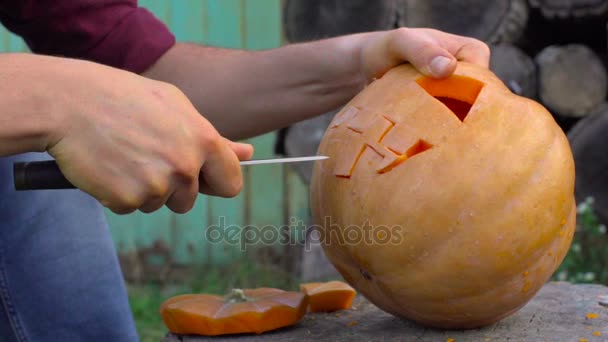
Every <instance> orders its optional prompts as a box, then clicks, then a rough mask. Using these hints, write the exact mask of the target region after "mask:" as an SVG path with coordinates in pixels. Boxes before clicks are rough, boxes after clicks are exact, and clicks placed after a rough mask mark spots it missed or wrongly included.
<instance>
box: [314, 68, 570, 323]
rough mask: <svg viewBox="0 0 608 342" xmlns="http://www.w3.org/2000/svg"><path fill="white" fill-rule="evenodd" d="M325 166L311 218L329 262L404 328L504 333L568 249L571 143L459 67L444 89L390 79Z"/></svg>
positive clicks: (334, 133) (324, 148)
mask: <svg viewBox="0 0 608 342" xmlns="http://www.w3.org/2000/svg"><path fill="white" fill-rule="evenodd" d="M319 154H322V155H327V156H329V157H330V159H329V160H327V161H323V162H320V163H317V164H316V165H315V168H314V172H313V180H312V183H311V208H312V212H313V218H314V220H315V223H316V225H317V226H319V227H321V228H322V229H321V233H324V234H322V235H321V237H322V239H323V240H322V244H323V247H324V250H325V252H326V255H327V256H328V258H329V259H330V261H331V262H332V263H333V264H334V265H335V266H336V268H337V269H338V270H339V271H340V272H341V274H342V275H343V276H344V277H345V279H346V280H347V281H348V282H349V283H350V284H351V285H353V286H354V287H355V288H357V289H358V290H359V291H360V292H361V293H362V294H363V295H365V296H366V297H367V298H368V299H370V300H371V301H372V302H373V303H375V304H376V305H378V306H379V307H380V308H382V309H384V310H386V311H388V312H391V313H393V314H395V315H398V316H402V317H406V318H410V319H413V320H416V321H418V322H421V323H424V324H428V325H431V326H438V327H448V328H466V327H476V326H481V325H485V324H489V323H492V322H495V321H497V320H499V319H501V318H503V317H505V316H506V315H509V314H510V313H512V312H514V311H515V310H517V309H518V308H520V307H521V306H523V305H524V304H525V303H526V302H527V301H528V300H529V299H531V298H532V296H533V295H534V294H535V293H536V292H537V291H538V290H539V289H540V288H541V287H542V285H543V284H544V282H545V281H546V280H547V279H548V278H549V277H550V276H551V274H552V273H553V272H554V270H555V269H556V268H557V267H558V266H559V264H560V263H561V261H562V259H563V258H564V256H565V254H566V252H567V250H568V247H569V245H570V243H571V238H572V234H573V232H574V226H575V220H576V213H575V203H574V196H573V193H574V162H573V158H572V153H571V151H570V147H569V145H568V141H567V139H566V137H565V135H564V133H563V131H562V130H561V129H560V128H559V126H558V125H557V124H556V123H555V121H554V120H553V118H552V117H551V115H550V114H549V113H548V112H547V111H546V110H545V109H544V108H543V107H542V106H540V105H539V104H538V103H536V102H534V101H531V100H529V99H525V98H522V97H519V96H517V95H515V94H513V93H511V92H510V91H509V89H508V88H507V87H506V86H505V85H504V84H503V83H502V82H501V81H500V80H499V79H498V78H497V77H496V76H495V75H494V74H492V73H491V72H490V71H489V70H487V69H483V68H480V67H477V66H473V65H470V64H466V63H459V65H458V68H457V70H456V72H455V74H454V75H453V76H451V77H450V78H447V79H441V80H437V79H432V78H428V77H425V76H423V75H422V74H420V73H419V72H418V71H416V70H415V69H414V68H413V67H411V66H410V65H403V66H400V67H397V68H395V69H393V70H391V71H389V72H388V73H387V74H386V75H384V76H383V77H382V78H381V79H379V80H376V81H374V82H373V83H372V84H370V85H369V86H368V87H366V88H365V89H364V90H363V91H362V92H361V93H360V94H359V95H357V96H356V97H355V98H354V99H352V100H351V101H350V103H348V104H347V105H346V106H345V107H344V108H343V110H342V111H341V112H339V113H338V114H337V115H336V117H335V118H334V120H333V122H332V123H331V125H330V127H329V128H328V129H327V131H326V133H325V136H324V138H323V140H322V142H321V146H320V148H319ZM357 237H359V239H357ZM524 275H525V276H524ZM488 303H491V305H488Z"/></svg>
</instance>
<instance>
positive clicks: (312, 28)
mask: <svg viewBox="0 0 608 342" xmlns="http://www.w3.org/2000/svg"><path fill="white" fill-rule="evenodd" d="M396 5H397V0H374V1H369V0H286V2H285V8H284V11H283V13H284V14H283V17H284V18H285V19H284V23H285V24H284V26H285V35H286V36H287V39H288V40H289V41H290V42H301V41H309V40H317V39H323V38H329V37H335V36H340V35H345V34H351V33H359V32H367V31H376V30H387V29H391V28H393V27H394V26H395V24H396V21H397V8H396Z"/></svg>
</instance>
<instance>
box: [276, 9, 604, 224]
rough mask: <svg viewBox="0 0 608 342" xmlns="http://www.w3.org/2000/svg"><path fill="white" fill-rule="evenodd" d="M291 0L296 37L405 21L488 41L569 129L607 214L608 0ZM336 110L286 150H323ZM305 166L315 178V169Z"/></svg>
mask: <svg viewBox="0 0 608 342" xmlns="http://www.w3.org/2000/svg"><path fill="white" fill-rule="evenodd" d="M284 1H285V2H284V4H285V7H284V11H285V15H284V18H285V22H284V27H285V32H286V37H287V39H288V41H290V42H299V41H305V40H313V39H320V38H326V37H332V36H337V35H342V34H349V33H356V32H364V31H369V30H382V29H391V28H396V27H399V26H407V27H426V28H435V29H439V30H442V31H446V32H450V33H455V34H459V35H465V36H470V37H474V38H477V39H480V40H482V41H484V42H486V43H487V44H489V45H490V47H491V49H492V60H491V69H492V70H493V71H494V72H495V73H496V74H497V75H498V76H499V77H500V78H501V79H502V80H503V81H504V82H505V84H506V85H507V86H508V87H509V88H510V89H511V90H512V91H513V92H515V93H517V94H520V95H522V96H525V97H529V98H531V99H534V100H536V101H538V102H540V103H542V104H543V105H544V106H545V107H546V108H547V109H549V110H550V111H551V113H552V114H553V116H554V117H555V120H556V121H557V122H558V124H559V125H560V127H562V129H563V130H564V131H565V132H566V133H568V134H569V137H570V139H571V142H572V145H573V151H574V154H575V159H576V162H577V169H578V172H577V189H576V190H577V199H578V200H579V201H581V200H582V199H584V198H585V197H587V196H593V197H595V198H596V209H597V210H598V211H604V212H605V220H607V221H608V177H607V176H606V175H608V150H607V151H606V152H604V150H603V146H605V145H606V143H608V141H604V140H607V138H604V137H605V136H608V135H606V134H603V133H604V131H608V109H607V108H608V104H607V99H608V96H607V95H608V72H607V66H608V0H497V1H486V0H381V1H367V0H284ZM334 113H335V111H334V112H332V113H327V114H326V115H325V116H324V117H319V118H315V119H312V120H309V121H307V122H306V123H305V124H302V125H294V126H292V127H291V128H289V129H288V130H286V131H284V132H283V134H282V137H283V139H281V140H280V141H279V146H280V147H282V151H284V152H286V153H287V154H290V153H289V152H287V151H285V148H284V147H285V146H286V145H287V146H299V147H298V148H297V149H294V148H292V149H291V150H292V153H298V152H297V151H296V150H299V151H302V152H303V151H306V152H310V151H314V150H316V147H317V146H318V140H317V141H315V139H312V138H310V137H312V136H315V137H319V136H321V135H322V132H324V131H325V129H326V128H327V123H328V117H329V118H330V119H331V116H333V115H334ZM574 126H576V129H573V127H574ZM290 130H293V131H294V132H296V133H297V134H290V132H289V131H290ZM307 132H308V133H307ZM306 136H309V138H308V139H304V140H306V141H305V142H304V140H302V139H303V138H302V137H306ZM290 137H291V138H290ZM290 140H291V141H290ZM319 140H320V139H319ZM315 143H316V144H317V145H315ZM303 144H304V145H306V146H303ZM604 155H605V156H604ZM604 161H606V162H604ZM300 171H301V172H300V173H301V174H303V175H304V179H305V180H306V181H308V179H309V178H308V177H307V176H306V174H307V172H309V170H300ZM604 196H605V197H607V199H606V200H603V199H602V198H603V197H604Z"/></svg>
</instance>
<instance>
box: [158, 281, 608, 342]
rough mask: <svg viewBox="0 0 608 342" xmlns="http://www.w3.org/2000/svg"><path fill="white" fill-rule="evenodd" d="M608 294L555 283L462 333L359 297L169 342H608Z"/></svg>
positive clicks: (599, 288) (170, 337)
mask: <svg viewBox="0 0 608 342" xmlns="http://www.w3.org/2000/svg"><path fill="white" fill-rule="evenodd" d="M606 295H608V287H605V286H601V285H573V284H570V283H563V282H550V283H547V284H546V285H545V287H543V288H542V289H541V290H540V291H539V293H538V294H537V295H536V296H535V297H534V298H533V299H532V300H531V301H530V302H529V303H528V304H527V305H526V306H524V307H523V308H522V309H521V310H519V311H518V312H516V313H515V314H513V315H512V316H509V317H507V318H505V319H503V320H502V321H500V322H498V323H496V324H492V325H490V326H487V327H484V328H481V329H471V330H457V331H454V330H439V329H428V328H425V327H423V326H420V325H417V324H415V323H412V322H410V321H406V320H402V319H399V318H397V317H394V316H391V315H389V314H387V313H386V312H383V311H381V310H380V309H378V308H377V307H376V306H374V305H373V304H371V303H370V302H368V301H367V300H365V298H363V297H360V296H357V298H356V299H355V301H354V303H353V307H352V309H350V310H343V311H339V312H335V313H309V314H307V315H306V316H304V318H303V319H302V320H301V321H300V322H299V323H298V324H297V325H295V326H293V327H287V328H284V329H280V330H276V331H273V332H268V333H265V334H261V335H255V334H248V335H241V336H216V337H202V336H177V335H173V334H167V336H165V339H164V340H163V342H203V341H212V342H231V341H238V342H265V341H285V342H287V341H333V342H342V341H344V342H352V341H403V342H411V341H419V342H437V341H451V340H453V341H455V342H483V341H491V342H532V341H533V342H537V341H538V342H544V341H568V342H570V341H589V342H594V341H606V336H608V308H606V307H605V306H602V304H601V303H603V301H604V299H603V298H604V297H605V296H606ZM488 305H492V303H488ZM588 314H594V315H590V316H588ZM596 315H597V317H596ZM589 317H592V318H589ZM593 317H596V318H593Z"/></svg>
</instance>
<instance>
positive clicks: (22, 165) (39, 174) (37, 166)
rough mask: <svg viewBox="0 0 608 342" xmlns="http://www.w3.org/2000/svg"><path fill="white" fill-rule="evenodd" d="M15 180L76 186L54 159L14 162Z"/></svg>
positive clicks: (32, 186) (24, 186)
mask: <svg viewBox="0 0 608 342" xmlns="http://www.w3.org/2000/svg"><path fill="white" fill-rule="evenodd" d="M328 158H329V157H327V156H309V157H295V158H271V159H253V160H245V161H241V162H240V164H241V165H242V166H248V165H262V164H284V163H300V162H311V161H319V160H324V159H328ZM13 182H14V185H15V190H17V191H25V190H60V189H75V188H76V187H75V186H74V185H73V184H72V183H70V181H68V180H67V178H65V176H64V175H63V173H62V172H61V170H60V169H59V166H58V165H57V162H56V161H54V160H45V161H35V162H18V163H14V164H13Z"/></svg>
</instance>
